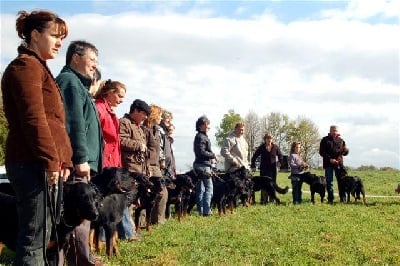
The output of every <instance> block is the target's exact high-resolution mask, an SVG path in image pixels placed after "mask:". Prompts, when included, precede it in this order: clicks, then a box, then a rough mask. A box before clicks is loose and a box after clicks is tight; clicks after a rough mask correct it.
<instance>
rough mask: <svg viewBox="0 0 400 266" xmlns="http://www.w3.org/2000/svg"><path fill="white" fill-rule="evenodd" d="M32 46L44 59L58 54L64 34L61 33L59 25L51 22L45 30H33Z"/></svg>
mask: <svg viewBox="0 0 400 266" xmlns="http://www.w3.org/2000/svg"><path fill="white" fill-rule="evenodd" d="M31 37H32V38H31V43H30V46H29V47H30V48H31V49H32V50H34V51H35V52H36V53H37V54H38V55H39V56H40V58H42V59H43V60H48V59H53V58H55V57H56V56H57V55H58V52H59V50H60V48H61V43H62V42H61V40H62V38H63V37H64V36H62V35H59V32H58V25H57V24H56V23H54V22H49V27H47V28H46V29H45V30H44V31H43V32H39V31H37V30H33V31H32V33H31Z"/></svg>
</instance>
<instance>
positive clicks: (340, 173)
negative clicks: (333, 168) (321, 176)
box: [338, 167, 348, 179]
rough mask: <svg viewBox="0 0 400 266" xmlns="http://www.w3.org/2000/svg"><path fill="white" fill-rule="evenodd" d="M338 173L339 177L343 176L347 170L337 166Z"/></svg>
mask: <svg viewBox="0 0 400 266" xmlns="http://www.w3.org/2000/svg"><path fill="white" fill-rule="evenodd" d="M338 174H339V178H341V179H343V178H345V177H346V176H347V175H348V173H347V170H346V168H344V167H340V168H339V170H338Z"/></svg>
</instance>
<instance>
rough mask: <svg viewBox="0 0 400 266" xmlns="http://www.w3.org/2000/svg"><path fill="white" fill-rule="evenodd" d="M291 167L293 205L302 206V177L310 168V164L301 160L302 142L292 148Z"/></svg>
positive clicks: (295, 143)
mask: <svg viewBox="0 0 400 266" xmlns="http://www.w3.org/2000/svg"><path fill="white" fill-rule="evenodd" d="M289 165H290V172H291V176H290V178H291V180H292V197H293V204H300V203H301V202H302V197H301V187H302V185H303V182H302V181H301V176H302V175H303V174H304V170H305V169H307V168H308V164H307V163H306V162H304V161H303V159H302V158H301V144H300V142H297V141H295V142H293V143H292V145H291V147H290V155H289ZM308 174H309V173H308Z"/></svg>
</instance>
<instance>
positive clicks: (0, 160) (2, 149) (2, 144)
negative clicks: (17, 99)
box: [0, 85, 8, 165]
mask: <svg viewBox="0 0 400 266" xmlns="http://www.w3.org/2000/svg"><path fill="white" fill-rule="evenodd" d="M7 135H8V125H7V120H6V117H5V116H4V112H3V95H2V91H1V85H0V165H3V164H4V158H5V154H6V140H7Z"/></svg>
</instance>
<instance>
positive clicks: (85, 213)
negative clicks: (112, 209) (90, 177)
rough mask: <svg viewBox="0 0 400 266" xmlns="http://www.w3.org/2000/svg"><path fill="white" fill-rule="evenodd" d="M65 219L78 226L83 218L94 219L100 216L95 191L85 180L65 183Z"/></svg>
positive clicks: (66, 221) (69, 223)
mask: <svg viewBox="0 0 400 266" xmlns="http://www.w3.org/2000/svg"><path fill="white" fill-rule="evenodd" d="M63 186H64V188H63V197H64V213H63V219H64V221H65V223H66V224H68V225H70V226H77V225H79V224H80V223H81V221H82V220H83V219H86V220H90V221H94V220H96V219H97V217H98V216H99V212H98V210H97V208H96V204H95V203H96V201H95V194H96V193H95V191H94V189H93V188H92V187H91V186H90V185H89V184H86V183H84V182H77V183H64V185H63Z"/></svg>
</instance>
